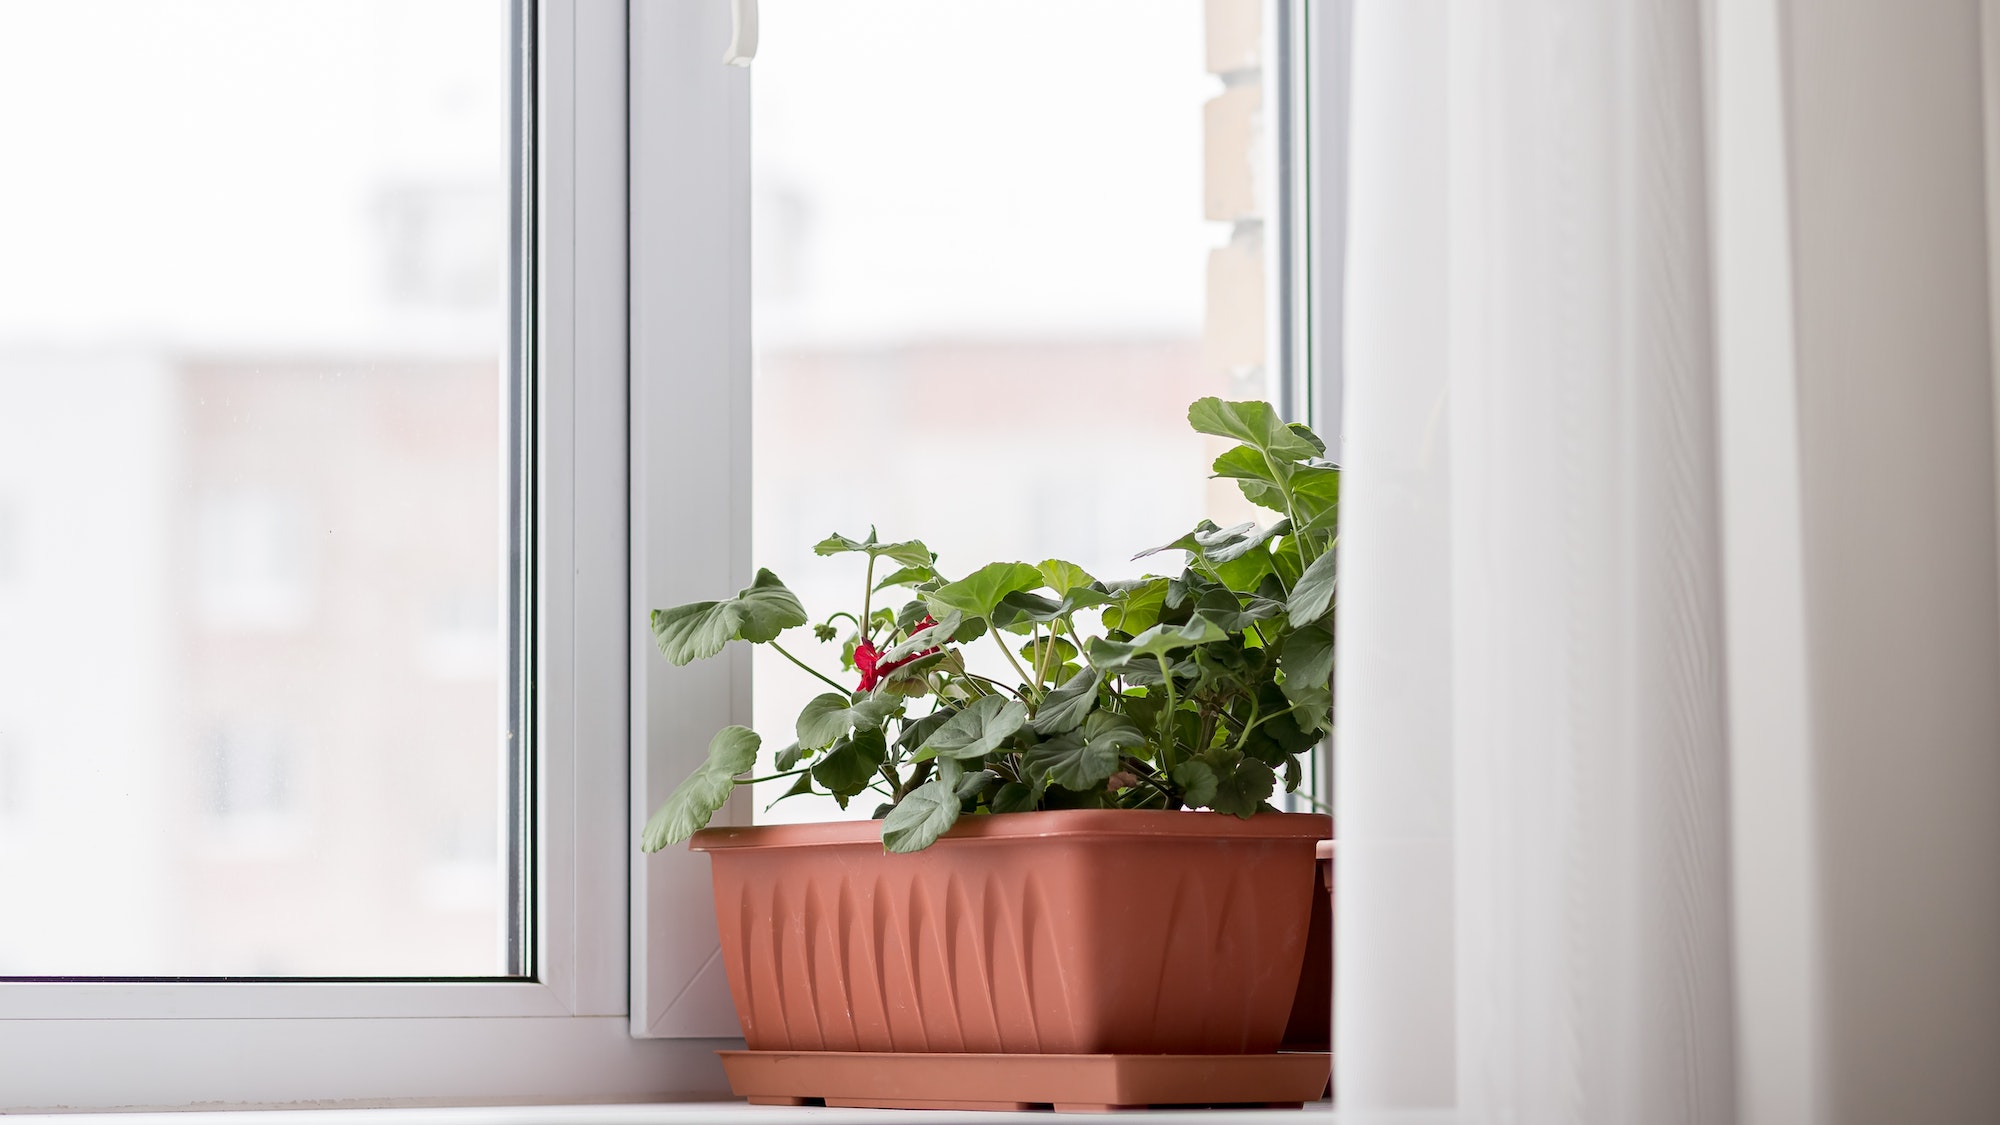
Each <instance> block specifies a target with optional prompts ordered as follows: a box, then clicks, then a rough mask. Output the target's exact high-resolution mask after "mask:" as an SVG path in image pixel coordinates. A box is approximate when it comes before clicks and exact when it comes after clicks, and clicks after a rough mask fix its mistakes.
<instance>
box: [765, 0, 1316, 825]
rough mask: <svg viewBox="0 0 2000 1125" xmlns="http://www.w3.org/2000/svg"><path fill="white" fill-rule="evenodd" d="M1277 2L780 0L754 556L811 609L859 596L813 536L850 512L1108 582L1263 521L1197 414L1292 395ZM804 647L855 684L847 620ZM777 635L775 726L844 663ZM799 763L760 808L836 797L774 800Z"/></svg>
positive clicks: (853, 519) (946, 552)
mask: <svg viewBox="0 0 2000 1125" xmlns="http://www.w3.org/2000/svg"><path fill="white" fill-rule="evenodd" d="M1262 8H1263V5H1262V4H1261V3H1258V2H1256V0H1251V2H1248V3H1217V2H1210V3H1206V4H1204V3H1203V2H1202V0H978V2H969V0H968V2H963V3H952V4H938V3H929V2H924V0H841V2H838V3H834V2H829V0H764V2H763V4H762V29H761V30H762V36H761V43H760V46H759V54H758V58H757V62H756V67H755V71H754V76H753V82H752V90H753V100H754V112H753V120H754V122H755V126H754V129H753V133H752V145H751V151H752V190H753V193H754V195H753V198H754V206H755V210H754V212H753V225H752V232H753V241H754V244H755V273H754V286H755V310H754V316H753V318H752V320H753V324H754V334H755V390H754V395H755V427H756V432H755V453H754V458H755V495H754V504H755V513H754V536H755V552H754V553H755V557H756V559H757V561H758V563H759V564H760V565H764V566H769V567H771V568H772V569H773V570H775V571H776V572H777V573H778V574H779V576H780V577H782V578H783V579H784V580H785V581H786V582H787V583H788V584H790V585H791V586H792V587H793V588H794V589H796V590H797V591H798V593H799V594H800V596H801V598H802V599H803V600H804V601H805V603H806V606H807V609H808V610H809V611H811V612H812V613H814V614H815V615H817V616H818V617H820V618H824V617H825V616H826V615H828V614H831V613H833V612H835V611H836V610H845V611H847V612H850V613H855V612H859V611H860V608H861V605H860V603H861V590H862V586H863V575H862V569H861V564H859V563H855V562H852V561H851V559H852V556H849V557H847V558H840V559H821V558H815V557H814V556H813V553H812V545H813V543H814V542H816V541H817V540H819V539H820V538H822V537H823V536H825V535H827V534H828V533H830V532H834V531H839V532H841V533H844V534H848V535H854V536H860V535H865V534H866V533H867V530H868V528H869V526H870V525H871V524H873V525H875V526H877V527H878V528H879V530H880V533H881V535H882V536H883V537H884V538H885V539H903V538H910V537H922V538H923V539H925V540H926V541H927V542H928V543H929V545H930V546H931V547H932V548H933V549H936V550H938V551H939V552H940V553H941V554H942V558H941V560H940V563H941V565H942V566H944V567H946V568H947V569H948V570H949V571H950V572H951V573H955V574H963V573H966V572H967V571H969V570H971V569H973V568H975V567H977V566H979V565H981V564H983V563H986V562H990V561H996V560H1002V559H1008V560H1017V559H1018V560H1023V561H1027V562H1038V561H1040V560H1042V559H1044V558H1049V557H1059V558H1065V559H1069V560H1071V561H1074V562H1076V563H1079V564H1081V565H1082V566H1084V567H1085V568H1087V569H1088V570H1090V571H1091V572H1092V573H1094V574H1096V575H1097V576H1098V577H1101V578H1117V577H1125V576H1130V575H1134V574H1138V573H1141V572H1143V571H1144V570H1146V569H1147V564H1145V563H1135V562H1132V561H1131V556H1132V555H1133V554H1134V552H1136V551H1138V550H1140V549H1142V548H1145V547H1149V546H1153V545H1155V544H1159V543H1164V542H1167V541H1169V540H1172V539H1174V538H1177V537H1178V536H1179V535H1180V534H1181V533H1182V532H1184V531H1186V530H1187V529H1188V528H1189V527H1190V526H1191V525H1193V524H1194V523H1195V521H1197V520H1198V519H1201V518H1202V517H1204V516H1208V517H1210V518H1214V519H1216V520H1217V521H1218V522H1222V523H1225V524H1227V523H1230V522H1237V521H1240V520H1242V519H1248V518H1252V513H1251V511H1250V510H1249V509H1248V507H1247V505H1245V504H1244V503H1243V501H1242V498H1241V497H1240V495H1238V494H1237V493H1236V490H1235V489H1234V488H1233V487H1231V486H1229V485H1227V484H1226V483H1217V482H1212V481H1210V480H1209V479H1208V463H1209V461H1210V460H1211V459H1212V458H1213V457H1214V455H1215V453H1216V452H1219V449H1220V446H1219V445H1215V444H1213V443H1212V442H1211V441H1210V439H1206V438H1203V437H1201V436H1199V435H1196V434H1194V433H1192V432H1190V431H1189V429H1188V427H1187V423H1186V417H1185V416H1186V409H1187V406H1188V403H1189V402H1191V401H1192V400H1194V399H1195V398H1198V397H1200V396H1203V395H1211V394H1215V395H1223V396H1225V397H1237V398H1268V397H1273V394H1272V390H1271V387H1272V385H1273V384H1274V383H1275V379H1274V378H1273V376H1272V372H1273V371H1274V370H1275V367H1276V365H1275V364H1274V363H1272V362H1268V361H1267V354H1268V353H1269V352H1270V350H1271V349H1269V348H1267V341H1269V340H1271V339H1273V338H1274V333H1273V332H1272V331H1271V330H1270V328H1269V326H1268V325H1267V312H1268V306H1267V303H1266V292H1265V291H1266V288H1267V285H1266V274H1267V267H1266V261H1265V254H1264V249H1263V244H1264V228H1265V226H1266V222H1265V220H1266V219H1267V218H1268V215H1267V211H1269V210H1270V208H1271V203H1270V195H1271V192H1270V190H1269V189H1270V186H1271V183H1272V181H1273V178H1274V177H1273V174H1272V172H1271V169H1272V168H1273V166H1274V164H1273V159H1274V158H1273V153H1274V151H1275V146H1274V144H1273V142H1272V138H1271V136H1270V135H1269V134H1270V132H1271V131H1270V130H1268V129H1267V128H1266V116H1267V115H1266V103H1267V101H1268V98H1267V95H1266V89H1267V86H1275V85H1276V84H1275V83H1273V82H1271V81H1269V75H1268V74H1267V71H1269V70H1271V69H1273V68H1267V67H1265V66H1264V62H1265V59H1264V46H1263V41H1264V38H1265V34H1264V28H1263V25H1262ZM1151 565H1152V567H1154V568H1159V567H1162V566H1165V565H1167V564H1165V563H1163V562H1161V561H1160V560H1152V561H1151ZM885 596H886V597H891V598H893V599H894V600H893V601H892V602H891V603H890V604H892V605H900V604H901V603H902V602H903V601H904V600H906V597H907V595H895V594H891V595H885ZM878 605H879V603H878ZM840 624H842V625H845V624H847V623H845V622H841V623H840ZM845 632H846V631H845V629H843V630H842V632H841V636H843V637H844V636H845ZM799 635H800V636H805V635H806V634H804V633H803V632H802V633H801V634H799ZM800 644H802V645H804V646H806V649H807V651H805V652H802V653H800V655H802V656H805V657H806V658H808V659H809V660H811V661H812V662H813V663H815V664H817V665H818V666H819V667H820V668H821V669H823V670H825V671H827V672H829V673H830V674H834V675H835V677H836V678H837V679H840V680H841V681H843V682H845V683H848V684H853V683H854V682H855V677H854V676H853V674H852V673H849V672H843V671H841V670H840V668H841V657H840V650H841V644H840V641H839V640H838V639H836V640H835V641H833V642H829V643H824V644H816V643H814V642H813V641H811V640H810V639H807V640H803V641H801V642H800ZM970 648H971V653H970V656H971V659H972V660H973V661H974V670H975V671H981V672H985V673H987V674H991V675H995V676H1000V677H1013V673H1011V672H1009V671H1008V670H1007V665H1006V663H1005V659H1004V658H1003V657H1002V656H1001V655H1000V654H999V652H997V651H995V650H993V646H992V645H991V644H990V643H986V642H982V643H980V644H977V645H973V646H970ZM756 660H757V664H756V721H757V726H758V729H759V730H760V731H762V732H764V733H765V735H766V744H767V748H768V749H771V750H775V749H776V748H779V747H782V746H783V745H784V744H785V743H786V742H788V741H789V740H790V739H789V732H790V731H791V729H792V726H793V719H794V717H795V716H796V715H797V713H798V709H799V707H800V706H801V705H802V704H803V703H804V702H805V701H806V700H807V699H810V698H811V697H812V696H813V695H814V694H817V693H818V692H819V691H823V690H825V687H824V685H822V684H820V683H818V681H815V680H813V679H812V678H810V677H808V676H806V675H805V674H804V673H802V672H800V671H799V670H798V669H796V668H795V667H793V666H791V665H790V664H789V663H787V662H786V661H785V660H784V659H783V658H782V657H780V656H778V655H776V654H774V653H771V652H769V651H768V650H762V649H760V650H759V652H758V654H757V656H756ZM981 662H990V663H987V664H986V665H985V666H981ZM1014 678H1018V677H1014ZM1009 682H1013V679H1009ZM789 784H790V782H789V780H787V781H780V782H771V783H763V784H760V786H759V792H758V808H759V813H758V815H759V816H760V817H761V818H763V819H765V820H767V821H785V820H798V819H820V818H824V817H828V816H832V815H837V814H838V810H835V809H834V808H833V807H832V806H831V804H830V803H827V802H823V801H822V802H818V803H815V801H814V800H802V799H796V798H795V799H793V800H789V801H786V802H784V803H781V804H778V805H776V806H775V807H773V808H771V809H770V810H769V811H768V812H765V811H763V807H764V806H765V805H767V804H769V803H770V802H771V801H772V800H773V799H775V798H777V797H778V796H779V795H780V794H781V793H783V792H784V791H785V789H786V788H787V787H788V786H789ZM877 803H879V798H877V797H875V796H874V795H872V794H864V795H863V796H862V797H861V798H860V799H859V800H858V802H857V803H856V804H855V806H854V807H853V808H852V809H851V810H850V811H849V813H848V814H847V815H859V816H867V815H868V814H869V812H870V811H872V809H873V808H874V806H875V805H876V804H877Z"/></svg>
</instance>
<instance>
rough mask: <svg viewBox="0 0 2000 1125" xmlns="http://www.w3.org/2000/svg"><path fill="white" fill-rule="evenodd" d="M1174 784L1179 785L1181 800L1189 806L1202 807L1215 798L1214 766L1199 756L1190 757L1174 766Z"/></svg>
mask: <svg viewBox="0 0 2000 1125" xmlns="http://www.w3.org/2000/svg"><path fill="white" fill-rule="evenodd" d="M1173 779H1174V784H1175V785H1178V786H1180V787H1181V800H1182V801H1184V802H1186V804H1187V806H1188V807H1189V808H1195V809H1199V808H1204V807H1206V806H1207V805H1208V803H1209V802H1210V801H1213V800H1215V790H1216V784H1217V783H1216V777H1215V767H1213V766H1211V765H1209V764H1208V763H1207V762H1204V761H1202V760H1201V759H1199V758H1190V759H1188V760H1187V761H1185V762H1182V763H1181V764H1180V765H1177V766H1175V767H1174V772H1173Z"/></svg>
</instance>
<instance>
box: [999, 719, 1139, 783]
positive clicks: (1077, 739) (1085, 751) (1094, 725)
mask: <svg viewBox="0 0 2000 1125" xmlns="http://www.w3.org/2000/svg"><path fill="white" fill-rule="evenodd" d="M1145 744H1146V736H1145V735H1144V734H1142V733H1140V731H1139V727H1138V724H1136V723H1134V722H1133V721H1132V720H1130V719H1128V718H1126V717H1125V716H1123V715H1114V714H1112V713H1110V712H1108V711H1094V712H1092V713H1091V715H1090V717H1089V718H1088V719H1085V720H1084V723H1083V727H1082V728H1081V729H1079V730H1073V731H1070V732H1069V733H1068V734H1060V735H1057V736H1056V737H1054V738H1051V739H1049V740H1048V741H1046V742H1038V743H1036V744H1035V745H1033V746H1030V747H1029V748H1028V749H1027V752H1026V753H1024V754H1023V755H1022V764H1023V765H1024V766H1025V767H1026V768H1027V770H1028V772H1029V773H1030V774H1032V775H1033V776H1034V777H1036V778H1048V779H1049V780H1050V781H1053V782H1055V783H1056V784H1057V785H1060V786H1062V787H1063V788H1065V789H1078V790H1082V789H1095V788H1099V787H1101V786H1103V784H1104V782H1105V781H1106V780H1107V779H1109V778H1110V777H1111V775H1112V774H1114V773H1117V772H1118V760H1119V758H1120V757H1121V756H1122V755H1123V754H1124V752H1125V751H1127V750H1132V749H1136V748H1138V747H1140V746H1144V745H1145Z"/></svg>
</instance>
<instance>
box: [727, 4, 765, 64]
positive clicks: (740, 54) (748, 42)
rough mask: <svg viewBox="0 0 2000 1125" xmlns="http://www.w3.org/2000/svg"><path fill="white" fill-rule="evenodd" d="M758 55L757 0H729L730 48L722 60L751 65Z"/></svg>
mask: <svg viewBox="0 0 2000 1125" xmlns="http://www.w3.org/2000/svg"><path fill="white" fill-rule="evenodd" d="M756 57H757V0H729V50H727V51H724V52H723V54H722V61H723V62H725V63H728V64H729V65H730V66H749V65H750V60H751V59H754V58H756Z"/></svg>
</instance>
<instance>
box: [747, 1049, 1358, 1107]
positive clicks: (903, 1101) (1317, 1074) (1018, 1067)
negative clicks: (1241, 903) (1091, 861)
mask: <svg viewBox="0 0 2000 1125" xmlns="http://www.w3.org/2000/svg"><path fill="white" fill-rule="evenodd" d="M716 1053H717V1054H719V1055H721V1056H722V1067H723V1069H724V1070H725V1071H727V1072H728V1074H729V1086H730V1089H732V1090H734V1091H735V1092H736V1094H737V1095H738V1096H739V1097H747V1098H749V1099H750V1101H751V1102H752V1103H753V1104H756V1105H812V1104H818V1103H824V1104H826V1105H830V1106H858V1107H864V1108H869V1109H1008V1110H1033V1109H1054V1110H1056V1111H1057V1112H1083V1113H1089V1112H1096V1113H1106V1112H1113V1111H1116V1110H1123V1109H1143V1108H1149V1107H1156V1106H1245V1105H1255V1106H1270V1107H1281V1106H1288V1107H1292V1108H1298V1107H1301V1106H1303V1105H1304V1104H1305V1103H1306V1102H1310V1101H1316V1100H1318V1099H1319V1097H1320V1095H1321V1094H1323V1093H1324V1092H1325V1091H1326V1086H1327V1079H1328V1077H1329V1076H1330V1075H1331V1073H1332V1069H1333V1056H1331V1055H1328V1054H1324V1053H1310V1052H1299V1053H1284V1054H1275V1055H975V1054H914V1053H911V1054H903V1053H895V1052H869V1051H717V1052H716Z"/></svg>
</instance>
